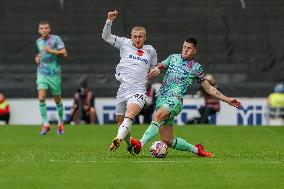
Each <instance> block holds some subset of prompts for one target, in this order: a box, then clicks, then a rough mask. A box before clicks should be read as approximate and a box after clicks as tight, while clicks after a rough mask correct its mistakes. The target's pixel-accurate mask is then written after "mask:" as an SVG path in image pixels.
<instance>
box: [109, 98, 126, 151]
mask: <svg viewBox="0 0 284 189" xmlns="http://www.w3.org/2000/svg"><path fill="white" fill-rule="evenodd" d="M125 112H126V100H123V99H121V98H117V100H116V106H115V114H116V121H117V126H118V128H119V126H120V125H121V123H122V122H123V119H124V114H125ZM120 142H121V140H120V139H119V138H118V137H117V136H116V137H115V138H114V139H113V140H112V143H111V145H110V147H109V150H110V151H115V150H116V149H117V148H118V147H119V145H120Z"/></svg>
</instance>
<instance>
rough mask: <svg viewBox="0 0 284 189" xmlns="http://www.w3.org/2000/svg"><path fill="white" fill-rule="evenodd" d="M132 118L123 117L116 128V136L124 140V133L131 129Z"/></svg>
mask: <svg viewBox="0 0 284 189" xmlns="http://www.w3.org/2000/svg"><path fill="white" fill-rule="evenodd" d="M132 122H133V121H132V119H130V118H127V117H125V118H124V120H123V122H122V123H121V125H120V126H119V128H118V132H117V138H119V139H120V140H124V138H125V137H126V135H127V134H128V133H130V131H131V125H132Z"/></svg>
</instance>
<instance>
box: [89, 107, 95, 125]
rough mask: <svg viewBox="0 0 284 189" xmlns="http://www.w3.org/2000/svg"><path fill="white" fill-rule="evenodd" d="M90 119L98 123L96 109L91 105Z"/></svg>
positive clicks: (92, 122) (91, 121)
mask: <svg viewBox="0 0 284 189" xmlns="http://www.w3.org/2000/svg"><path fill="white" fill-rule="evenodd" d="M89 119H90V124H95V123H96V110H95V108H93V107H91V108H90V110H89Z"/></svg>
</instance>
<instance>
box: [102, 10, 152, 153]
mask: <svg viewBox="0 0 284 189" xmlns="http://www.w3.org/2000/svg"><path fill="white" fill-rule="evenodd" d="M117 16H118V12H117V11H116V10H115V11H113V12H108V14H107V21H106V24H105V26H104V29H103V33H102V38H103V39H104V40H105V41H106V42H108V43H110V44H111V45H112V46H114V47H116V48H118V49H119V50H120V62H119V64H118V65H117V67H116V74H115V77H116V79H117V80H118V81H120V83H121V84H120V86H119V89H118V91H117V96H116V110H115V113H116V120H117V124H118V126H119V128H118V132H117V136H116V137H115V138H114V139H113V141H112V143H111V145H110V147H109V150H110V151H114V150H116V149H117V148H118V146H119V144H120V143H121V141H122V140H125V141H126V144H127V151H128V152H129V153H130V154H131V153H132V146H131V144H130V135H131V125H132V122H133V119H134V118H135V116H136V115H138V113H139V112H140V110H141V109H142V107H143V106H144V103H145V100H146V79H147V74H148V72H149V69H150V68H151V67H154V66H156V65H157V53H156V50H155V49H154V48H153V47H152V46H151V45H145V44H144V42H145V40H146V30H145V28H144V27H141V26H135V27H133V28H132V31H131V39H128V38H124V37H118V36H116V35H113V34H111V25H112V22H113V21H114V20H115V19H116V18H117Z"/></svg>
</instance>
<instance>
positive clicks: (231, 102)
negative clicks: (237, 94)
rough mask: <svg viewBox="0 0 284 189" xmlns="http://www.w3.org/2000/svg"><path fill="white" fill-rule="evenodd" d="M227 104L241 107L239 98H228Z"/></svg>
mask: <svg viewBox="0 0 284 189" xmlns="http://www.w3.org/2000/svg"><path fill="white" fill-rule="evenodd" d="M227 103H228V104H230V105H231V106H234V107H236V108H241V107H242V104H241V102H240V101H239V100H237V99H235V98H229V100H228V102H227Z"/></svg>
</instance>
